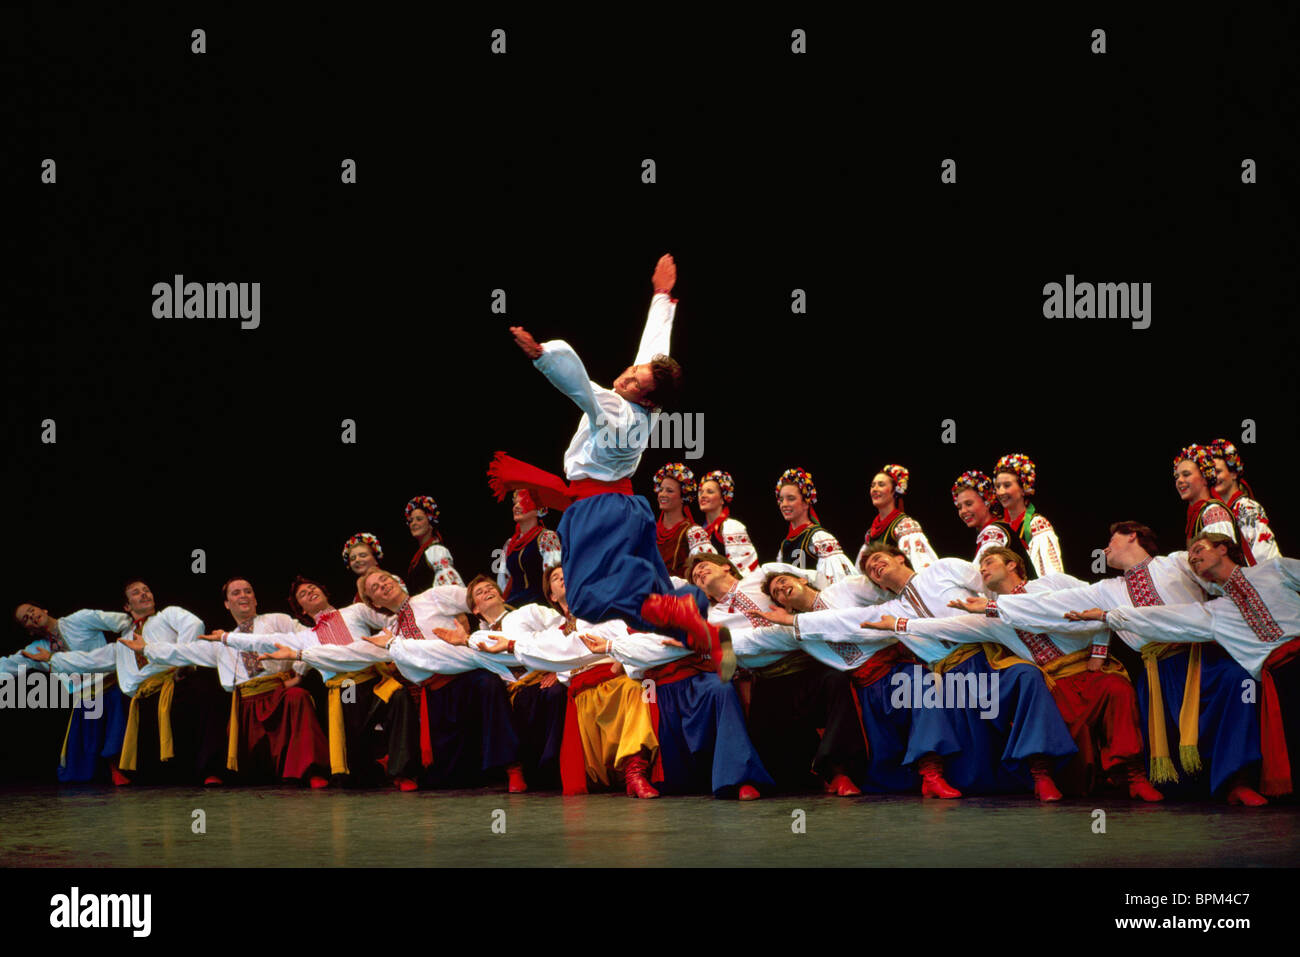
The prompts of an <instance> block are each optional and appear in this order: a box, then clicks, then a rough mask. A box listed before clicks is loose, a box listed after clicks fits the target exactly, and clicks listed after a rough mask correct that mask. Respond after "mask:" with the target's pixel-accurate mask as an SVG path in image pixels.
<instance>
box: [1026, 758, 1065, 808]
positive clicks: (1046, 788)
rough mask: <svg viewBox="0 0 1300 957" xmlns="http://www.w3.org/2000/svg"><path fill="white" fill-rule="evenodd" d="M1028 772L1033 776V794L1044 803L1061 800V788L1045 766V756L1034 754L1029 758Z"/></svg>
mask: <svg viewBox="0 0 1300 957" xmlns="http://www.w3.org/2000/svg"><path fill="white" fill-rule="evenodd" d="M1029 773H1030V774H1031V775H1033V777H1034V794H1035V796H1036V797H1037V798H1038V800H1040V801H1042V802H1043V803H1044V804H1050V803H1051V802H1052V801H1059V800H1061V789H1060V788H1058V787H1057V786H1056V782H1055V781H1053V780H1052V775H1051V772H1050V771H1049V770H1048V766H1047V756H1046V755H1044V754H1035V755H1034V756H1033V757H1032V758H1030V759H1029Z"/></svg>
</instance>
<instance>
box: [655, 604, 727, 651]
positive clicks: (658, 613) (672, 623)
mask: <svg viewBox="0 0 1300 957" xmlns="http://www.w3.org/2000/svg"><path fill="white" fill-rule="evenodd" d="M641 617H642V618H644V619H645V620H646V621H648V622H650V624H652V625H659V626H661V627H664V628H679V629H681V630H682V631H684V632H686V640H687V644H688V645H690V647H691V648H692V650H694V651H701V652H704V653H705V654H710V653H711V652H712V650H713V631H712V630H711V629H710V628H709V623H708V622H706V621H705V620H704V619H703V618H701V617H700V608H699V606H698V605H696V604H695V599H694V598H690V597H688V596H686V595H651V596H650V597H648V598H647V599H646V600H645V601H644V602H642V603H641Z"/></svg>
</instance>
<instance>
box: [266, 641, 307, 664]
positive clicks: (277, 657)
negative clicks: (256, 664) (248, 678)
mask: <svg viewBox="0 0 1300 957" xmlns="http://www.w3.org/2000/svg"><path fill="white" fill-rule="evenodd" d="M297 659H298V652H297V650H296V649H294V648H288V647H285V646H284V645H282V644H280V643H279V642H276V644H275V651H267V652H264V653H262V654H260V655H258V656H257V660H258V661H296V660H297Z"/></svg>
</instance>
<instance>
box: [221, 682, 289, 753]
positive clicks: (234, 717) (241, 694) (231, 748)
mask: <svg viewBox="0 0 1300 957" xmlns="http://www.w3.org/2000/svg"><path fill="white" fill-rule="evenodd" d="M292 677H293V672H292V671H276V672H273V673H272V674H269V675H258V676H257V677H256V678H250V679H249V680H248V681H245V682H244V683H243V684H242V685H235V693H234V694H232V695H231V696H230V730H229V732H228V733H227V735H226V767H228V768H229V769H230V770H232V771H238V770H239V702H240V701H241V700H242V699H243V698H256V697H257V696H258V695H260V694H266V693H267V692H268V691H272V690H274V689H275V686H276V685H278V684H282V683H284V682H286V681H288V680H289V679H290V678H292Z"/></svg>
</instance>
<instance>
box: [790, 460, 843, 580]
mask: <svg viewBox="0 0 1300 957" xmlns="http://www.w3.org/2000/svg"><path fill="white" fill-rule="evenodd" d="M776 504H777V507H778V508H779V509H780V510H781V517H782V518H784V519H785V520H786V522H787V523H788V525H787V528H786V534H785V539H784V540H783V541H782V542H781V548H780V549H779V550H778V551H777V554H776V560H777V561H778V562H781V563H784V564H787V565H794V566H795V567H796V568H815V569H816V571H817V579H816V581H815V582H814V584H815V585H816V586H817V587H818V588H825V587H826V586H827V585H830V584H833V583H834V582H837V581H843V580H844V579H845V578H849V577H851V576H853V575H855V574H857V572H856V571H855V570H854V568H853V565H852V564H850V563H849V559H848V556H847V555H845V554H844V549H843V548H841V547H840V543H839V541H838V540H837V539H836V538H835V536H834V535H832V534H831V533H830V532H828V531H826V529H824V528H822V526H821V524H820V523H819V522H818V521H817V510H816V509H815V508H813V506H814V505H816V504H817V486H816V485H814V484H813V477H812V473H811V472H809V471H807V470H805V469H801V468H792V469H786V470H785V471H784V472H782V473H781V477H780V478H779V479H777V481H776Z"/></svg>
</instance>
